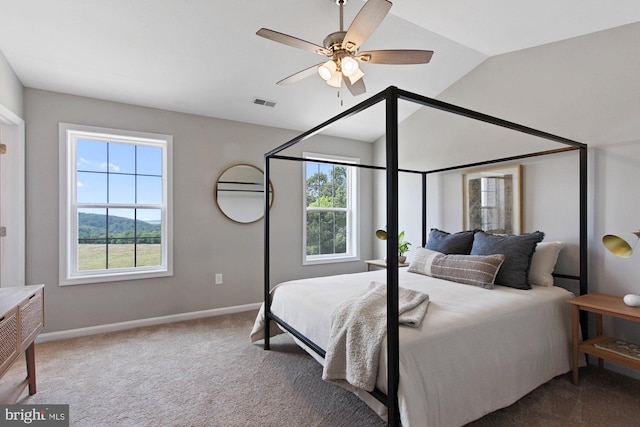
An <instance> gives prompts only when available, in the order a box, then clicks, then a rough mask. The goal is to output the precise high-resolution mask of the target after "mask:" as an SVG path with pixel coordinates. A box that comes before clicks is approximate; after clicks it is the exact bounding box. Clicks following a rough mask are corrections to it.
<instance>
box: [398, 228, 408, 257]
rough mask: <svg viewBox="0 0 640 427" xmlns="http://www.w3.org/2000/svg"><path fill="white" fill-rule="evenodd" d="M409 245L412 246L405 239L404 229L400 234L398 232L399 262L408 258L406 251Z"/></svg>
mask: <svg viewBox="0 0 640 427" xmlns="http://www.w3.org/2000/svg"><path fill="white" fill-rule="evenodd" d="M409 246H411V243H409V242H407V241H406V240H404V231H401V232H400V234H398V262H399V263H400V264H402V263H404V262H405V261H406V260H407V257H406V256H404V253H405V252H407V251H409Z"/></svg>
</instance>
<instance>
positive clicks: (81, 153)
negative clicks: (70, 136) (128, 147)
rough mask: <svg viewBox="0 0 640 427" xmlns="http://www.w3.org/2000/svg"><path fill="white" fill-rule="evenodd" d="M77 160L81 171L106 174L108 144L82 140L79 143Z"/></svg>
mask: <svg viewBox="0 0 640 427" xmlns="http://www.w3.org/2000/svg"><path fill="white" fill-rule="evenodd" d="M76 158H77V165H76V167H77V169H78V170H79V171H80V170H81V171H94V172H106V170H107V143H106V142H98V141H90V140H86V139H80V140H78V142H77V147H76Z"/></svg>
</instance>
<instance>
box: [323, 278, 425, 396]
mask: <svg viewBox="0 0 640 427" xmlns="http://www.w3.org/2000/svg"><path fill="white" fill-rule="evenodd" d="M398 300H399V307H398V308H399V313H400V317H399V322H400V324H402V325H406V326H411V327H414V328H415V327H418V326H420V324H421V323H422V319H423V318H424V315H425V313H426V312H427V307H428V305H429V295H427V294H424V293H421V292H417V291H414V290H411V289H405V288H398ZM386 335H387V285H386V284H384V283H377V282H371V283H370V284H369V286H368V287H367V289H366V290H365V291H364V292H362V293H359V294H357V295H355V296H353V297H352V298H350V299H347V300H345V301H344V302H342V303H340V304H339V305H338V306H337V307H336V308H335V309H334V310H333V312H332V313H331V335H330V337H329V344H328V345H327V352H326V356H325V365H324V369H323V372H322V379H323V380H325V381H331V382H334V383H336V384H338V385H340V386H342V387H345V388H347V389H349V390H353V387H357V388H361V389H364V390H367V391H372V390H373V389H374V388H375V385H376V379H377V376H378V362H379V357H380V347H381V346H382V341H383V340H384V337H385V336H386Z"/></svg>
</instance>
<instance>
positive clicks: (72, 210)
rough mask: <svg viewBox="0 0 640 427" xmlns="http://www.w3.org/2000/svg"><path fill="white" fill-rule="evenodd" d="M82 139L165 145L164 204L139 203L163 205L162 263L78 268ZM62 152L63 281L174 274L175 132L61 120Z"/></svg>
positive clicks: (74, 282) (156, 206) (155, 206)
mask: <svg viewBox="0 0 640 427" xmlns="http://www.w3.org/2000/svg"><path fill="white" fill-rule="evenodd" d="M79 139H93V140H98V141H109V142H120V143H128V144H134V145H138V146H139V145H146V146H153V147H159V148H161V149H162V167H163V170H162V188H163V195H162V199H163V203H162V204H161V205H141V204H138V205H137V207H139V208H144V207H151V208H159V209H160V210H161V219H162V260H161V265H159V266H149V267H132V268H118V269H104V270H91V271H78V269H77V253H76V249H77V241H78V224H77V217H78V216H77V210H78V209H79V208H78V205H77V203H76V190H77V174H76V170H77V157H76V154H77V150H76V143H77V141H78V140H79ZM59 143H60V147H59V154H60V178H59V187H60V252H59V258H60V260H59V265H60V268H59V284H60V285H61V286H64V285H80V284H88V283H101V282H113V281H122V280H133V279H148V278H153V277H166V276H172V275H173V203H172V201H173V183H172V169H173V168H172V154H173V153H172V152H173V150H172V148H173V136H171V135H163V134H155V133H148V132H136V131H129V130H122V129H111V128H103V127H96V126H86V125H77V124H71V123H60V124H59ZM114 206H115V207H122V205H114V204H94V205H91V206H88V205H85V204H83V205H82V208H87V207H100V208H104V207H114Z"/></svg>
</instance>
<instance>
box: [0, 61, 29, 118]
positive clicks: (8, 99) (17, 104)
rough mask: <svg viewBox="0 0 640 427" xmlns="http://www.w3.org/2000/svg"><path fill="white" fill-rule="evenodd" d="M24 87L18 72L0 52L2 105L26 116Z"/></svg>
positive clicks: (0, 95) (0, 100) (0, 98)
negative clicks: (17, 74)
mask: <svg viewBox="0 0 640 427" xmlns="http://www.w3.org/2000/svg"><path fill="white" fill-rule="evenodd" d="M22 91H23V87H22V83H20V80H18V77H17V76H16V73H15V72H14V71H13V68H11V65H9V63H8V62H7V58H5V57H4V55H3V54H2V52H0V105H2V106H4V107H6V108H8V109H9V110H11V111H13V112H14V113H15V114H17V115H18V116H20V117H24V109H23V95H22Z"/></svg>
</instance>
